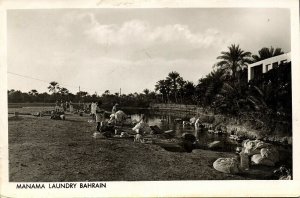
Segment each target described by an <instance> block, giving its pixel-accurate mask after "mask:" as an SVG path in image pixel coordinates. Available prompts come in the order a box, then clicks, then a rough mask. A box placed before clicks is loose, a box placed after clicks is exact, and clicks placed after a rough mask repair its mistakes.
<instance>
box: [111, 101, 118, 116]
mask: <svg viewBox="0 0 300 198" xmlns="http://www.w3.org/2000/svg"><path fill="white" fill-rule="evenodd" d="M118 105H119V104H118V103H116V104H115V105H114V106H113V108H112V110H111V113H113V114H115V113H116V112H117V106H118Z"/></svg>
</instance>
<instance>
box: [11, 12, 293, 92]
mask: <svg viewBox="0 0 300 198" xmlns="http://www.w3.org/2000/svg"><path fill="white" fill-rule="evenodd" d="M7 19H8V21H7V30H8V32H7V34H8V40H7V45H8V69H7V70H8V71H9V72H12V73H17V74H20V75H24V76H30V77H32V78H36V79H41V80H43V81H46V82H50V81H57V82H59V83H60V84H62V86H63V87H66V88H67V89H69V90H70V91H71V92H73V93H76V92H77V91H78V87H79V86H80V87H81V90H82V91H88V92H89V93H90V94H93V93H94V92H95V91H96V92H97V93H98V94H99V95H101V94H102V93H103V92H104V91H105V90H110V92H111V93H115V92H118V91H119V89H120V88H122V93H126V94H128V93H134V92H142V91H143V89H145V88H148V89H150V90H154V86H155V84H156V82H157V81H158V80H161V79H164V78H165V77H166V76H167V75H168V73H169V72H171V71H177V72H179V73H180V75H181V76H182V77H183V78H184V79H185V80H190V81H193V82H194V83H197V81H198V79H199V78H201V77H204V76H205V75H207V74H208V73H209V72H210V71H212V66H213V64H214V63H216V62H217V61H218V60H217V59H216V57H217V56H219V55H220V52H221V51H224V50H226V49H227V46H229V45H231V44H239V45H240V47H241V48H242V49H243V50H245V51H250V52H251V53H254V54H257V52H258V50H259V49H261V48H262V47H270V46H273V47H280V48H282V49H283V51H285V52H289V51H290V50H291V39H290V38H291V35H290V34H291V31H290V12H289V10H288V9H270V8H268V9H264V8H255V9H249V8H243V9H242V8H238V9H237V8H227V9H224V8H216V9H208V8H190V9H183V8H177V9H173V8H172V9H166V8H161V9H125V8H124V9H56V10H54V9H48V10H42V9H40V10H10V11H8V15H7ZM46 82H41V81H37V80H32V79H27V78H23V77H20V76H16V75H12V74H8V89H16V90H21V91H26V92H27V91H30V90H31V89H36V90H38V91H39V92H45V91H48V90H47V86H48V84H47V83H46Z"/></svg>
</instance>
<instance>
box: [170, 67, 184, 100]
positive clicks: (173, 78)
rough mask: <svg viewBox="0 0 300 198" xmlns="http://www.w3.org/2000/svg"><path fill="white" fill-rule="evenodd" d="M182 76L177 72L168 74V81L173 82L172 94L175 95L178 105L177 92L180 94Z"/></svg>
mask: <svg viewBox="0 0 300 198" xmlns="http://www.w3.org/2000/svg"><path fill="white" fill-rule="evenodd" d="M180 78H181V77H180V75H179V73H178V72H176V71H172V72H170V73H169V74H168V76H167V80H168V81H170V82H171V90H172V94H174V97H175V102H176V103H177V92H178V82H179V81H180V80H181V79H180Z"/></svg>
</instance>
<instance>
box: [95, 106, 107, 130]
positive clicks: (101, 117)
mask: <svg viewBox="0 0 300 198" xmlns="http://www.w3.org/2000/svg"><path fill="white" fill-rule="evenodd" d="M96 104H97V107H96V123H97V131H99V132H100V128H101V126H102V123H103V121H104V113H105V111H104V110H103V109H101V108H100V106H101V104H102V103H101V101H99V102H97V103H96Z"/></svg>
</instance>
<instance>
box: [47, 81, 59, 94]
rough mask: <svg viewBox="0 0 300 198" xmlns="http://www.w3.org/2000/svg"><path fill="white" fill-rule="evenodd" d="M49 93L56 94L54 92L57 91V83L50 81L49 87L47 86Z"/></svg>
mask: <svg viewBox="0 0 300 198" xmlns="http://www.w3.org/2000/svg"><path fill="white" fill-rule="evenodd" d="M48 89H49V92H52V93H53V94H56V91H57V90H59V84H58V82H55V81H52V82H50V85H49V86H48Z"/></svg>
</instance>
